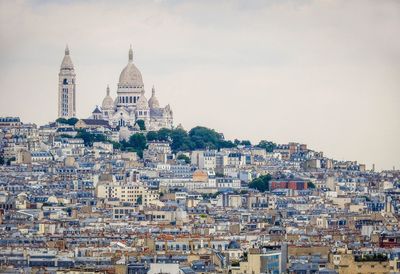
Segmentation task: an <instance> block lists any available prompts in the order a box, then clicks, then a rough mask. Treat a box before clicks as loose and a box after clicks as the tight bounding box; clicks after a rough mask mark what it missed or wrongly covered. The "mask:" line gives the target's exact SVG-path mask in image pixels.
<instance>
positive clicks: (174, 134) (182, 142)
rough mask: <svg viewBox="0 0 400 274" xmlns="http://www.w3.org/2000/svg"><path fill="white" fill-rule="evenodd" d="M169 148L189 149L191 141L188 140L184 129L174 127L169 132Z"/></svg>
mask: <svg viewBox="0 0 400 274" xmlns="http://www.w3.org/2000/svg"><path fill="white" fill-rule="evenodd" d="M170 138H171V141H172V142H171V149H172V150H173V151H174V152H177V151H189V150H191V149H192V148H193V143H192V141H191V140H190V137H189V135H188V133H187V132H186V131H185V130H184V129H179V128H178V129H174V130H172V131H171V133H170Z"/></svg>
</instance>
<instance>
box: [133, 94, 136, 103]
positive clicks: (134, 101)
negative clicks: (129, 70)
mask: <svg viewBox="0 0 400 274" xmlns="http://www.w3.org/2000/svg"><path fill="white" fill-rule="evenodd" d="M133 103H134V104H136V96H135V97H133Z"/></svg>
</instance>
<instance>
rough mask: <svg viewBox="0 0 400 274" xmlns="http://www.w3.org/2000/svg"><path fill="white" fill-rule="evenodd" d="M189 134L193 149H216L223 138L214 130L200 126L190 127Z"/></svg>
mask: <svg viewBox="0 0 400 274" xmlns="http://www.w3.org/2000/svg"><path fill="white" fill-rule="evenodd" d="M189 136H190V139H191V141H192V142H193V145H194V149H205V148H210V149H217V148H219V143H220V141H221V140H223V138H222V135H221V134H219V133H218V132H216V131H215V130H213V129H209V128H206V127H200V126H198V127H194V128H192V129H191V130H190V131H189Z"/></svg>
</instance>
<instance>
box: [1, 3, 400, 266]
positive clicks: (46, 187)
mask: <svg viewBox="0 0 400 274" xmlns="http://www.w3.org/2000/svg"><path fill="white" fill-rule="evenodd" d="M78 2H79V1H78ZM317 2H318V1H317ZM91 5H92V4H91ZM2 6H6V4H4V3H2ZM399 10H400V9H399ZM399 14H400V13H399ZM3 31H4V30H2V32H3ZM138 40H139V39H138ZM138 43H140V41H138ZM77 47H78V46H76V45H74V44H72V43H68V44H67V45H65V44H64V45H63V47H60V48H59V49H58V52H59V61H60V66H59V71H58V75H57V71H55V72H54V73H53V74H54V79H52V81H51V82H52V83H57V85H56V86H54V87H53V92H54V93H55V94H56V95H57V100H55V101H53V102H51V103H50V104H52V107H53V108H56V109H57V113H52V114H51V116H52V117H53V119H52V120H51V121H49V122H47V123H38V122H35V119H34V118H32V120H28V119H25V118H22V117H21V115H20V114H19V113H18V112H16V113H15V114H14V115H4V113H5V112H3V111H1V109H0V273H10V274H11V273H36V274H41V273H50V274H53V273H54V274H61V273H65V274H68V273H70V274H78V273H79V274H92V273H104V274H156V273H160V274H161V273H164V274H206V273H207V274H217V273H221V274H269V273H271V274H283V273H289V274H314V273H315V274H318V273H320V274H342V273H343V274H353V273H387V274H392V273H393V274H394V273H400V230H399V224H400V170H399V169H396V167H395V166H394V167H393V168H391V169H378V168H376V167H375V164H372V165H370V164H366V163H363V162H360V161H356V160H349V159H337V158H335V157H333V156H331V155H329V154H328V153H325V152H324V151H321V150H319V149H315V148H314V146H315V144H313V143H304V142H297V141H295V140H296V139H297V136H293V137H292V141H289V142H282V143H281V142H277V141H273V140H276V138H274V139H273V140H271V139H269V138H268V137H265V138H264V139H261V140H257V141H253V138H250V137H248V138H240V137H237V138H235V137H233V138H228V137H227V136H226V135H225V134H224V132H223V131H222V130H221V129H219V128H214V127H213V126H211V124H212V121H210V123H209V124H210V125H207V124H203V125H196V126H194V127H191V128H187V127H184V125H183V124H182V122H181V121H180V120H179V117H180V116H178V117H177V116H176V115H175V113H174V111H173V110H174V109H175V108H179V106H178V104H179V102H175V101H171V102H168V101H167V102H166V103H164V102H162V101H163V100H159V98H166V96H164V95H165V92H166V91H164V88H163V86H162V85H161V86H160V88H158V85H157V83H154V84H150V85H149V84H148V83H147V82H146V85H145V81H144V79H147V78H146V77H147V75H142V70H141V64H140V63H139V62H137V60H138V59H139V58H140V57H138V55H139V56H140V52H137V51H136V49H135V44H133V45H129V44H127V45H126V48H125V49H124V50H125V51H126V53H125V54H126V55H125V56H124V60H125V61H124V62H125V63H123V64H121V67H120V71H116V72H115V73H116V74H118V73H119V74H118V75H119V77H118V82H117V83H109V84H108V85H107V84H106V85H104V88H103V91H102V93H101V94H100V92H99V94H98V98H102V100H100V101H98V99H97V98H92V103H93V105H92V109H91V110H90V112H91V114H90V115H88V116H83V115H82V114H81V113H84V112H85V111H86V112H89V111H87V110H84V111H80V110H79V109H78V106H79V100H80V99H79V98H81V97H79V96H78V95H79V94H80V92H81V89H80V84H79V83H80V80H79V79H80V74H79V71H80V70H79V69H80V68H79V66H77V65H76V64H80V62H79V59H78V58H75V55H74V50H75V48H77ZM160 47H161V45H160ZM109 58H113V56H109ZM115 58H118V56H115ZM57 77H58V78H57ZM2 79H3V78H0V84H1V83H2V81H5V80H2ZM237 80H238V79H237ZM232 81H235V79H232ZM194 84H195V83H194ZM0 86H1V85H0ZM113 87H116V88H113ZM1 92H2V94H1V95H2V97H1V99H3V98H4V99H5V98H6V96H4V97H3V95H4V94H5V93H3V90H2V91H1ZM242 96H243V97H242V100H243V101H245V100H247V99H248V98H246V95H244V94H243V95H242ZM394 99H395V98H394ZM229 103H230V102H229V99H227V101H224V102H221V109H220V111H221V116H223V114H222V112H223V111H224V109H223V108H224V104H226V105H228V104H229ZM273 103H276V104H277V103H279V102H276V101H274V102H273ZM9 104H13V102H9ZM187 104H188V107H187V108H186V110H185V116H189V117H192V119H193V120H194V121H196V119H197V118H196V116H195V115H194V114H193V112H192V109H191V107H190V106H191V105H190V104H192V105H194V104H196V102H194V103H193V102H190V103H189V102H188V103H187ZM33 107H34V106H33V105H32V108H33ZM225 107H227V106H225ZM229 107H235V106H232V105H229ZM35 108H37V111H38V112H48V111H49V110H48V109H49V107H48V106H47V103H43V104H42V105H40V106H35ZM78 114H79V115H78ZM398 118H399V117H397V122H398ZM253 122H254V123H255V121H254V120H253V119H250V118H249V119H248V123H253ZM194 123H195V124H196V123H197V122H194ZM226 124H227V125H231V124H232V121H230V118H229V117H228V116H226ZM282 124H283V125H285V121H283V120H282ZM262 126H265V127H266V125H262V124H261V125H260V127H262ZM232 127H233V124H232ZM306 130H311V129H306ZM319 130H323V129H319ZM229 136H231V135H229ZM240 136H243V135H240ZM326 138H329V134H328V135H327V137H326ZM365 138H366V139H367V138H370V137H369V136H365ZM371 138H372V137H371ZM382 142H384V140H382ZM397 157H398V155H397Z"/></svg>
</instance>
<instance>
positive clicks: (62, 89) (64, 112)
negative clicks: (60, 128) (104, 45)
mask: <svg viewBox="0 0 400 274" xmlns="http://www.w3.org/2000/svg"><path fill="white" fill-rule="evenodd" d="M75 76H76V75H75V70H74V65H73V64H72V60H71V57H70V56H69V48H68V46H66V48H65V55H64V58H63V60H62V63H61V68H60V73H59V74H58V117H59V118H66V119H68V118H72V117H75V116H76V96H75Z"/></svg>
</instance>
